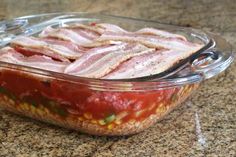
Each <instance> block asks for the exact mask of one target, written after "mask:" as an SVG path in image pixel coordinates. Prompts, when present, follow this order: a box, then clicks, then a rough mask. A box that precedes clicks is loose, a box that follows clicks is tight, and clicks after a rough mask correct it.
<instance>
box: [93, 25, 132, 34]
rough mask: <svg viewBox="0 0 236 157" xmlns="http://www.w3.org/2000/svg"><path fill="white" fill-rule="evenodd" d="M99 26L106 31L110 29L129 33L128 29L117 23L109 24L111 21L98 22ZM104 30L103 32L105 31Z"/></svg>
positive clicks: (110, 30)
mask: <svg viewBox="0 0 236 157" xmlns="http://www.w3.org/2000/svg"><path fill="white" fill-rule="evenodd" d="M96 26H97V27H101V28H103V29H104V32H105V31H109V32H121V33H128V32H127V31H126V30H124V29H123V28H121V27H119V26H117V25H113V24H109V23H99V24H96ZM104 32H103V33H104Z"/></svg>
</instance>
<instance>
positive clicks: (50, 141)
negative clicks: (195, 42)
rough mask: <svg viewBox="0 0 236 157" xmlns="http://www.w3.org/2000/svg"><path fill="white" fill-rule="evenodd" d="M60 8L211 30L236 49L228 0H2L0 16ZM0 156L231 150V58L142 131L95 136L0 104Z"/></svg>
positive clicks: (234, 96) (234, 16)
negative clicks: (223, 69)
mask: <svg viewBox="0 0 236 157" xmlns="http://www.w3.org/2000/svg"><path fill="white" fill-rule="evenodd" d="M59 11H89V12H103V13H107V14H115V15H122V16H132V17H137V18H143V19H150V20H157V21H160V22H164V23H169V24H176V25H181V26H191V27H195V28H200V29H204V30H209V31H213V32H215V33H218V34H220V35H222V36H223V37H225V38H226V39H227V40H228V41H229V42H230V43H231V44H232V45H233V50H234V51H235V50H236V46H235V45H236V3H235V1H234V0H224V1H223V0H198V1H188V0H169V1H165V0H159V1H157V0H152V1H151V0H150V1H144V0H140V1H133V0H126V1H119V0H114V1H109V0H102V1H98V0H95V1H94V0H88V1H83V0H67V1H63V0H51V1H50V2H48V0H37V1H27V0H19V1H16V0H15V1H14V0H1V1H0V19H4V18H11V17H16V16H22V15H27V14H37V13H44V12H59ZM0 156H3V157H8V156H9V157H13V156H23V157H27V156H29V157H31V156H32V157H34V156H35V157H36V156H52V157H55V156H140V157H141V156H227V157H230V156H232V157H233V156H236V65H235V64H233V65H232V66H231V67H230V68H229V69H228V70H227V71H226V72H224V73H222V74H221V75H219V76H217V77H215V78H213V79H210V80H207V81H205V82H204V84H203V85H202V86H201V87H200V89H199V90H198V91H197V92H196V93H194V94H193V95H192V97H191V98H190V99H188V101H186V102H185V103H184V104H183V105H182V106H181V107H180V108H178V109H177V110H174V111H173V112H172V113H171V114H169V115H168V116H167V117H166V118H164V119H163V120H162V121H161V122H159V123H157V124H156V125H154V126H153V127H151V128H150V129H147V130H146V131H144V132H142V133H140V134H137V135H133V136H128V137H96V136H90V135H86V134H82V133H79V132H75V131H72V130H68V129H64V128H59V127H56V126H53V125H49V124H45V123H41V122H38V121H34V120H31V119H28V118H24V117H21V116H17V115H14V114H11V113H9V112H6V111H3V110H1V109H0Z"/></svg>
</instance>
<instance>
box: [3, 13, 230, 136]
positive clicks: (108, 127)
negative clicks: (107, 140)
mask: <svg viewBox="0 0 236 157" xmlns="http://www.w3.org/2000/svg"><path fill="white" fill-rule="evenodd" d="M91 22H105V23H112V24H116V25H119V26H121V27H123V28H125V29H127V30H130V31H135V30H137V29H140V28H143V27H153V28H158V29H162V30H166V31H169V32H174V33H177V34H181V35H184V36H185V37H186V38H187V39H188V40H190V41H192V42H196V43H201V44H204V47H203V49H202V50H201V51H200V52H199V53H198V54H197V55H195V56H192V58H189V59H188V60H186V61H185V63H184V64H182V65H179V66H178V67H176V68H175V69H174V70H173V71H172V72H169V73H166V74H165V75H163V76H162V77H158V76H152V77H149V76H147V77H144V78H141V79H139V78H137V79H125V80H105V79H91V78H83V77H77V76H71V75H67V74H63V73H57V72H51V71H47V70H42V69H37V68H32V67H26V66H20V65H16V64H10V63H6V62H0V107H1V108H3V109H6V110H9V111H12V112H14V113H17V114H21V115H24V116H28V117H32V118H34V119H38V120H42V121H45V122H49V123H52V124H56V125H59V126H63V127H67V128H72V129H76V130H79V131H82V132H85V133H89V134H94V135H128V134H134V133H138V132H140V131H142V130H144V129H146V128H148V127H150V126H152V125H153V124H154V123H156V122H157V121H158V120H160V119H161V118H163V117H164V116H165V115H166V114H167V113H169V112H170V111H171V110H173V109H174V108H175V107H177V106H178V105H180V104H181V103H182V102H183V101H185V100H186V99H187V98H188V97H189V96H190V95H191V94H192V93H193V92H194V91H195V90H197V88H198V87H199V85H200V84H201V83H202V81H203V80H205V79H208V78H211V77H213V76H215V75H217V74H219V73H220V72H222V71H224V70H225V69H226V68H227V67H228V66H229V65H230V64H231V63H232V61H233V53H232V50H231V46H230V45H229V44H228V43H227V42H226V41H225V40H224V39H223V38H221V37H220V36H217V35H214V34H211V33H208V32H203V31H200V30H196V29H192V28H184V27H178V26H173V25H167V24H162V23H158V22H153V21H147V20H139V19H133V18H126V17H117V16H111V15H100V14H92V13H51V14H40V15H30V16H24V17H19V18H15V19H12V20H6V21H1V22H0V47H4V46H6V45H8V44H9V42H10V41H11V40H12V39H14V38H15V37H17V36H19V35H27V36H29V35H36V34H38V33H39V32H40V31H41V30H42V29H43V28H45V27H47V26H49V25H53V26H54V27H62V26H64V25H65V24H72V23H91Z"/></svg>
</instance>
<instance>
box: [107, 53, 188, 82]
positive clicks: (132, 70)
mask: <svg viewBox="0 0 236 157" xmlns="http://www.w3.org/2000/svg"><path fill="white" fill-rule="evenodd" d="M191 54H192V53H190V52H189V51H185V52H181V51H176V50H159V51H157V52H152V53H148V54H143V55H140V56H136V57H133V58H132V59H130V60H129V61H127V62H125V63H123V64H122V65H121V66H119V67H118V68H117V69H115V70H114V71H112V72H111V73H109V74H108V75H106V76H105V77H103V78H105V79H125V78H137V77H143V76H150V75H155V74H158V73H161V72H164V71H166V70H167V69H169V68H170V67H172V66H173V65H175V64H176V63H178V62H179V61H180V60H182V59H184V58H186V57H189V56H190V55H191Z"/></svg>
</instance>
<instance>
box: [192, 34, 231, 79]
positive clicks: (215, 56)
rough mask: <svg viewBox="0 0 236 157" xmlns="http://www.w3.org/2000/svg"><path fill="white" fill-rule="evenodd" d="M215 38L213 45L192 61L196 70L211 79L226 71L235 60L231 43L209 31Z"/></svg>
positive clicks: (193, 68)
mask: <svg viewBox="0 0 236 157" xmlns="http://www.w3.org/2000/svg"><path fill="white" fill-rule="evenodd" d="M207 34H208V35H209V36H210V37H211V38H212V40H213V45H212V46H211V47H210V48H209V49H208V50H206V51H204V52H203V53H201V54H199V55H197V56H195V58H194V59H193V60H192V61H191V68H192V70H193V71H194V72H196V73H198V74H201V75H202V76H203V77H204V79H209V78H211V77H213V76H215V75H217V74H219V73H220V72H222V71H224V70H225V69H226V68H227V67H229V65H230V64H231V63H232V62H233V60H234V55H233V52H232V47H231V45H230V44H229V43H228V42H227V41H226V40H225V39H223V38H222V37H220V36H218V35H215V34H212V33H207Z"/></svg>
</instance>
